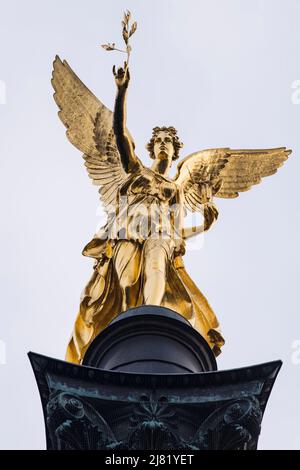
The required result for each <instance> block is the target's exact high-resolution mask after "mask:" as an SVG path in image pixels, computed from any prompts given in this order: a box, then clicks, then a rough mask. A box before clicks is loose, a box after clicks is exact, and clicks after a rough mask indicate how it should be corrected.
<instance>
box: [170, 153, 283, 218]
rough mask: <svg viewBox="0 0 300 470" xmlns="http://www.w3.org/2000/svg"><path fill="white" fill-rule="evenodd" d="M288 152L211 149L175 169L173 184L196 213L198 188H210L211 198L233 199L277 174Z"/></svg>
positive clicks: (197, 208) (198, 202)
mask: <svg viewBox="0 0 300 470" xmlns="http://www.w3.org/2000/svg"><path fill="white" fill-rule="evenodd" d="M290 153H291V150H287V149H286V148H285V147H281V148H274V149H262V150H232V149H230V148H220V149H210V150H202V151H201V152H196V153H193V154H191V155H189V156H188V157H186V158H185V159H184V160H182V161H181V162H180V163H179V165H178V167H177V174H176V176H175V181H176V183H177V184H179V185H180V186H181V187H182V189H183V194H184V200H185V205H186V206H187V207H188V209H190V210H192V211H199V210H201V209H200V206H201V203H203V201H202V199H201V186H203V184H204V183H207V184H209V185H210V186H211V187H212V188H213V195H214V196H216V197H222V198H235V197H237V196H238V195H239V192H242V191H248V189H250V188H251V187H252V186H253V185H255V184H258V183H260V182H261V179H262V178H263V177H265V176H270V175H273V174H274V173H276V171H277V169H278V168H279V167H280V166H282V165H283V163H284V162H285V160H287V158H288V156H289V154H290Z"/></svg>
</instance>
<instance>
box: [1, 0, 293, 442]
mask: <svg viewBox="0 0 300 470" xmlns="http://www.w3.org/2000/svg"><path fill="white" fill-rule="evenodd" d="M126 8H128V9H130V10H131V11H132V13H133V15H134V18H135V19H136V20H137V22H138V31H137V32H136V34H135V36H134V37H133V40H132V46H133V52H132V57H131V59H130V60H131V77H132V80H131V84H130V92H129V97H128V128H129V129H130V132H131V133H132V134H133V136H134V138H135V141H136V146H137V153H138V155H139V156H140V157H141V158H142V159H143V161H144V163H148V164H150V160H149V158H148V156H147V152H146V150H145V144H146V142H147V141H148V140H149V137H150V135H151V129H152V127H153V126H155V125H173V126H175V127H176V128H177V129H178V133H179V136H180V139H181V140H182V141H183V142H184V144H185V146H184V149H182V152H181V156H182V157H183V156H186V155H188V154H189V153H191V152H194V151H196V150H200V149H205V148H210V147H211V148H213V147H223V146H230V147H232V148H267V147H278V146H287V147H289V148H291V149H293V154H292V156H291V157H290V159H289V161H288V162H287V163H286V164H285V166H284V167H283V168H282V169H280V171H279V172H278V173H277V174H276V175H274V176H272V177H270V178H267V179H265V180H264V181H263V183H262V184H261V185H259V186H256V187H254V188H253V189H252V190H251V191H249V192H247V193H244V194H242V195H241V196H240V197H239V198H238V199H235V200H221V199H217V200H216V201H215V202H216V204H217V206H218V208H219V211H220V216H219V221H218V222H217V224H216V225H215V226H214V227H213V228H212V230H211V231H210V232H209V233H208V234H207V236H206V238H205V240H204V244H203V246H202V248H201V249H200V250H195V249H193V250H190V251H188V253H187V255H186V257H185V264H186V267H187V270H188V272H189V273H190V275H191V277H192V278H193V279H194V280H195V282H196V283H197V285H198V286H199V288H200V289H201V291H202V292H203V293H204V294H205V295H206V297H207V298H208V300H209V302H210V303H211V305H212V306H213V308H214V310H215V312H216V314H217V316H218V318H219V320H220V323H221V326H222V332H223V335H224V337H225V338H226V345H225V347H224V348H223V353H222V355H221V356H220V357H219V358H218V364H219V368H220V369H230V368H236V367H243V366H247V365H251V364H257V363H262V362H266V361H271V360H274V359H279V358H280V359H282V360H283V362H284V364H283V368H282V370H281V372H280V374H279V376H278V379H277V382H276V384H275V387H274V389H273V392H272V395H271V398H270V401H269V403H268V406H267V409H266V413H265V416H264V420H263V427H262V433H261V437H260V441H259V448H260V449H279V448H281V449H300V430H299V419H300V410H299V387H300V354H299V352H298V351H299V350H300V314H299V292H300V290H299V227H300V220H299V172H300V163H299V162H300V133H299V124H300V105H299V104H297V103H298V98H299V96H300V94H297V89H293V86H294V87H297V86H299V83H298V84H297V82H296V81H297V80H300V58H299V57H300V56H299V48H300V28H299V18H300V2H299V1H298V0H285V1H283V0H281V1H279V0H251V1H250V0H248V1H245V0H225V1H224V0H213V1H212V0H210V1H208V0H206V1H203V0H151V1H133V0H126V1H123V0H118V1H116V0H115V1H103V0H85V1H84V2H83V1H79V0H51V1H50V0H44V1H43V2H40V1H38V0H26V1H22V2H21V1H16V0H10V1H9V2H8V1H5V2H4V1H3V0H2V1H1V10H0V13H1V14H0V24H1V27H0V41H1V61H0V80H1V81H2V82H1V83H2V85H1V90H2V91H1V93H2V95H1V100H2V104H0V115H1V127H0V132H1V138H0V165H1V171H0V178H1V183H0V191H1V202H2V209H1V216H2V224H1V238H2V240H1V284H0V285H1V324H0V340H1V341H2V342H3V343H2V346H3V347H2V349H4V347H5V351H6V361H4V357H3V354H2V362H5V364H2V365H0V390H1V392H0V393H1V399H0V447H1V448H2V449H43V448H45V436H44V423H43V416H42V407H41V404H40V399H39V395H38V390H37V387H36V384H35V379H34V376H33V373H32V371H31V368H30V365H29V361H28V359H27V356H26V354H27V352H28V351H29V350H32V351H35V352H39V353H42V354H45V355H48V356H53V357H56V358H63V357H64V353H65V348H66V345H67V342H68V339H69V335H70V332H71V329H72V325H73V322H74V319H75V316H76V314H77V309H78V304H79V297H80V293H81V291H82V289H83V287H84V285H85V283H86V282H87V280H88V278H89V277H90V275H91V272H92V261H91V260H90V259H87V258H84V257H82V255H81V250H82V248H83V247H84V245H85V244H86V243H87V242H88V241H89V240H90V239H91V237H92V236H93V234H94V232H95V227H96V224H97V222H98V216H97V207H98V195H97V188H96V187H94V186H92V185H91V183H90V180H89V179H88V177H87V175H86V172H85V169H84V166H83V161H82V159H81V155H80V152H79V151H78V150H76V149H75V148H74V147H73V146H72V145H71V144H70V143H69V142H68V141H67V139H66V137H65V130H64V127H63V125H62V123H61V122H60V120H59V119H58V117H57V108H56V105H55V103H54V101H53V98H52V93H53V91H52V88H51V83H50V78H51V71H52V61H53V59H54V56H55V54H59V55H60V57H61V58H62V59H67V60H68V62H69V64H70V65H71V67H72V68H73V69H74V71H75V72H76V73H77V74H78V75H79V76H80V78H81V79H82V80H83V82H84V83H85V84H86V85H87V86H88V87H89V88H90V89H91V90H92V91H93V92H94V93H95V94H96V95H97V96H98V97H99V98H100V99H101V100H102V101H103V102H104V103H105V104H106V105H107V106H108V107H110V108H112V107H113V102H114V96H115V84H114V80H113V77H112V73H111V68H112V65H113V64H114V63H115V64H121V63H122V61H123V56H122V55H121V54H119V53H116V52H110V53H108V52H105V51H104V50H103V49H101V48H100V47H99V44H102V43H105V42H116V43H118V44H120V45H121V44H122V42H121V32H120V21H121V17H122V13H123V10H124V9H126ZM5 86H6V102H5V103H3V101H5V99H4V98H5V96H4V91H5V90H4V87H5ZM0 349H1V348H0Z"/></svg>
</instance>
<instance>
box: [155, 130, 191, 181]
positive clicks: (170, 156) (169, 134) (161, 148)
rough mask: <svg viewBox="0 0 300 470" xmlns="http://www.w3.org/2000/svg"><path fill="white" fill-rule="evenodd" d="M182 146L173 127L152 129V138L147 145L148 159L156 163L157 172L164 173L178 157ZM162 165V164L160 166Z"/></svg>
mask: <svg viewBox="0 0 300 470" xmlns="http://www.w3.org/2000/svg"><path fill="white" fill-rule="evenodd" d="M182 146H183V144H182V142H180V140H179V138H178V136H177V131H176V129H175V128H174V127H165V126H164V127H154V128H153V131H152V137H151V139H150V141H149V143H148V144H147V147H146V148H147V150H148V151H149V153H150V157H151V158H153V160H155V163H157V165H156V166H157V169H158V171H159V170H160V168H161V172H162V173H165V171H166V170H167V169H168V168H169V167H170V166H171V164H172V161H173V160H177V158H178V157H179V150H180V149H181V147H182ZM162 163H164V164H162Z"/></svg>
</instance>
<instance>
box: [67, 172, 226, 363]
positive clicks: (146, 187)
mask: <svg viewBox="0 0 300 470" xmlns="http://www.w3.org/2000/svg"><path fill="white" fill-rule="evenodd" d="M182 211H183V202H182V196H181V193H180V189H179V188H178V187H177V186H176V185H175V183H174V182H173V181H171V180H169V179H167V178H165V177H163V176H161V175H158V174H156V173H154V172H152V171H151V170H149V169H146V168H144V169H143V170H142V171H140V172H139V173H138V174H134V175H132V176H131V177H130V178H129V179H128V180H127V181H126V182H125V183H124V184H123V186H122V187H121V188H120V190H119V192H118V196H117V203H116V206H114V207H113V208H111V211H108V222H107V224H106V225H105V226H104V227H103V228H102V229H100V231H99V232H98V233H97V234H96V235H95V237H94V238H93V239H92V240H91V241H90V242H89V243H88V244H87V245H86V247H85V248H84V250H83V255H84V256H88V257H91V258H94V259H95V264H94V272H93V274H92V277H91V279H90V280H89V282H88V284H87V286H86V287H85V289H84V291H83V293H82V296H81V302H80V309H79V313H78V316H77V319H76V321H75V325H74V329H73V333H72V337H71V339H70V342H69V345H68V349H67V354H66V360H68V361H70V362H74V363H81V362H82V359H83V357H84V354H85V352H86V350H87V348H88V347H89V345H90V344H91V342H92V341H93V339H94V338H95V337H96V336H97V335H98V334H99V333H100V332H101V331H102V330H103V329H104V328H105V327H106V326H108V324H109V323H110V322H111V321H112V320H113V318H115V317H116V316H117V315H118V314H119V313H120V312H121V311H122V296H123V295H124V293H123V291H122V289H121V287H120V282H119V278H118V274H117V272H116V269H115V259H116V253H117V252H118V251H119V252H120V250H123V256H122V260H121V263H122V267H121V268H122V271H123V273H124V274H125V276H126V274H127V275H128V279H129V278H130V282H129V284H128V286H127V294H128V296H127V298H128V299H129V302H127V308H131V307H135V306H139V305H143V304H144V300H143V292H142V285H143V275H144V272H143V266H144V259H145V258H144V257H145V256H150V255H151V253H150V251H151V249H152V248H153V247H155V245H156V243H157V241H156V240H160V241H159V243H160V244H161V245H162V246H163V248H164V249H165V252H166V257H165V259H166V271H165V272H166V279H165V281H166V282H165V292H164V296H163V299H162V302H161V305H162V306H163V307H167V308H170V309H172V310H174V311H176V312H178V313H180V314H181V315H183V316H184V317H185V318H186V319H187V320H188V321H189V322H190V323H191V325H192V326H193V327H194V328H195V329H196V330H197V331H199V333H200V334H201V335H202V336H203V337H204V338H205V339H206V341H207V342H208V344H209V345H210V347H211V348H212V350H213V352H214V353H215V355H218V354H219V353H220V348H221V346H222V345H223V344H224V339H223V338H222V336H221V334H220V332H219V331H218V328H219V323H218V320H217V318H216V316H215V314H214V312H213V310H212V308H211V306H210V305H209V303H208V301H207V300H206V298H205V297H204V295H203V294H202V293H201V292H200V290H199V289H198V288H197V286H196V285H195V283H194V282H193V281H192V279H191V278H190V276H189V275H188V273H187V272H186V270H185V268H184V264H183V261H182V255H183V254H184V240H183V239H182V236H181V228H182V220H183V218H182ZM128 242H130V253H129V251H128V250H127V248H128V247H129V246H128V245H129V243H128ZM126 244H127V245H126ZM127 251H128V254H126V253H127ZM158 261H159V260H158ZM154 269H155V268H154Z"/></svg>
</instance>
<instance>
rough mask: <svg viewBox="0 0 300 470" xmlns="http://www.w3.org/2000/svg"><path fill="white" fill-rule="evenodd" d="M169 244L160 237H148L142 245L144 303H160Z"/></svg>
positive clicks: (164, 281) (163, 292) (164, 282)
mask: <svg viewBox="0 0 300 470" xmlns="http://www.w3.org/2000/svg"><path fill="white" fill-rule="evenodd" d="M169 256H170V244H169V242H168V240H164V239H162V238H157V239H156V238H149V239H148V240H147V241H146V242H145V245H144V258H143V275H144V286H143V296H144V303H145V304H146V305H161V303H162V300H163V297H164V294H165V289H166V270H167V269H166V268H167V263H168V259H169Z"/></svg>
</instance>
